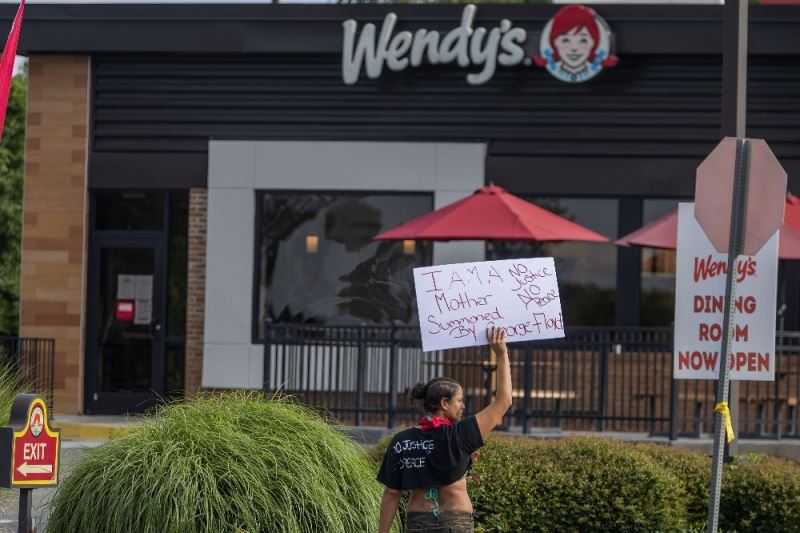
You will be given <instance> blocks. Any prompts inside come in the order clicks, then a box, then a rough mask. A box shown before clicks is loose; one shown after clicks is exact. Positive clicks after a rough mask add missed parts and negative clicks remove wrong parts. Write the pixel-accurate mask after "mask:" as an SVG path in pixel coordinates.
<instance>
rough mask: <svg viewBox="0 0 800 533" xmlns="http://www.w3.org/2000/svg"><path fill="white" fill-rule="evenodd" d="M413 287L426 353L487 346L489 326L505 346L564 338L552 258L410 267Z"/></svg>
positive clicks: (423, 346)
mask: <svg viewBox="0 0 800 533" xmlns="http://www.w3.org/2000/svg"><path fill="white" fill-rule="evenodd" d="M414 285H415V287H416V292H417V304H418V307H419V321H420V329H421V331H422V349H423V350H424V351H426V352H427V351H431V350H442V349H447V348H459V347H465V346H480V345H484V344H488V341H487V339H486V329H487V328H488V327H502V328H505V330H506V339H507V342H518V341H528V340H534V339H554V338H559V337H563V336H564V319H563V317H562V314H561V300H560V299H559V293H558V282H557V279H556V268H555V263H554V262H553V258H552V257H544V258H535V259H504V260H501V261H485V262H480V263H458V264H453V265H437V266H431V267H422V268H415V269H414Z"/></svg>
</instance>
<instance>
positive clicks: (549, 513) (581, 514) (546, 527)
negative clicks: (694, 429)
mask: <svg viewBox="0 0 800 533" xmlns="http://www.w3.org/2000/svg"><path fill="white" fill-rule="evenodd" d="M388 442H389V439H384V440H383V441H382V442H381V443H379V444H378V445H377V446H376V447H375V448H374V449H373V450H372V452H371V453H370V456H371V457H372V459H373V462H374V463H375V464H376V465H377V464H380V460H381V459H382V457H383V453H384V452H385V450H386V446H387V445H388ZM467 482H468V485H469V489H470V496H471V498H472V502H473V505H474V509H475V523H476V529H478V530H480V531H486V532H489V531H498V532H499V531H514V532H517V531H526V532H527V531H531V532H533V531H614V532H617V531H659V530H668V529H670V530H671V529H676V528H684V527H686V526H687V519H686V512H685V506H684V499H685V498H686V496H685V492H684V491H683V490H682V488H681V484H680V482H679V480H677V479H676V478H675V476H674V475H673V474H671V473H670V472H669V471H668V470H666V469H665V468H663V467H661V466H660V465H659V464H658V462H657V461H656V460H654V459H652V458H651V457H649V456H648V455H647V454H645V453H643V452H641V451H639V450H637V449H636V448H634V447H633V446H630V445H625V444H622V443H618V442H615V441H611V440H608V439H591V438H573V439H567V440H564V441H552V440H534V439H528V438H519V437H517V438H513V437H500V436H492V437H490V438H488V439H487V440H486V445H485V446H484V447H483V448H482V449H481V455H480V457H479V458H478V459H477V460H476V461H475V463H474V466H473V469H472V470H471V472H470V474H469V475H468V477H467Z"/></svg>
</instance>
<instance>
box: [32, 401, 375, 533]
mask: <svg viewBox="0 0 800 533" xmlns="http://www.w3.org/2000/svg"><path fill="white" fill-rule="evenodd" d="M374 475H375V473H374V469H373V467H372V465H371V464H370V463H369V461H368V459H367V458H366V455H365V453H364V452H363V451H362V450H361V449H360V448H358V447H357V446H356V445H354V444H352V443H351V442H350V441H349V440H348V439H347V438H346V437H345V436H344V435H342V434H341V433H340V432H338V431H337V430H336V429H335V428H333V427H331V425H330V424H329V423H328V422H326V421H325V420H323V419H322V418H320V417H319V416H318V415H317V414H315V413H314V412H312V411H310V410H309V409H307V408H305V407H302V406H300V405H298V404H296V403H294V402H292V401H291V400H288V399H275V400H270V401H263V400H261V399H260V398H259V397H257V396H253V395H248V394H245V393H236V394H230V395H224V396H213V397H206V398H203V399H200V400H195V401H193V402H190V403H185V404H174V405H170V406H167V407H165V408H163V409H161V410H160V411H159V412H158V413H157V414H156V415H155V416H154V417H152V418H151V419H149V420H147V421H146V422H145V423H144V424H142V425H141V426H139V427H136V428H133V429H131V430H130V432H128V433H126V434H125V435H123V436H121V437H118V438H116V439H114V440H112V441H110V442H108V443H107V444H105V445H103V446H101V447H99V448H96V449H95V450H93V451H91V452H89V453H88V454H87V455H86V456H85V457H84V458H83V459H82V460H81V461H80V462H79V463H78V464H77V465H76V466H75V468H74V470H73V472H72V474H71V475H70V476H69V477H67V478H66V479H65V480H64V481H62V483H61V485H60V487H59V488H58V490H57V491H56V494H55V496H54V499H53V511H52V514H51V516H50V520H49V523H48V531H50V532H70V533H73V532H82V531H86V532H93V533H94V532H98V533H99V532H115V533H116V532H119V531H137V532H141V533H147V532H153V533H155V532H158V533H163V532H177V531H181V532H191V531H197V532H201V531H203V532H206V531H208V532H212V531H213V532H224V531H231V532H234V531H235V532H245V531H248V532H256V531H270V532H275V533H279V532H287V533H289V532H291V533H294V532H306V531H309V532H310V531H315V532H316V531H326V532H356V531H370V530H374V529H375V528H376V526H377V523H378V513H379V509H380V498H381V494H382V488H381V486H380V485H379V484H378V483H377V481H375V478H374Z"/></svg>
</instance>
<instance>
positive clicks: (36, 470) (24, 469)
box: [17, 463, 53, 477]
mask: <svg viewBox="0 0 800 533" xmlns="http://www.w3.org/2000/svg"><path fill="white" fill-rule="evenodd" d="M17 471H18V472H19V473H20V474H22V475H23V476H25V477H28V474H52V473H53V465H29V464H28V463H22V464H21V465H19V466H18V467H17Z"/></svg>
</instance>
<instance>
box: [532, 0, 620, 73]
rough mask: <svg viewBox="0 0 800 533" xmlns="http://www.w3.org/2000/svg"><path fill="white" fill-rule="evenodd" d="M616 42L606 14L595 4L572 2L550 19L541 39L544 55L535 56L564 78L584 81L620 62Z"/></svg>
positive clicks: (548, 70)
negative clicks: (597, 10)
mask: <svg viewBox="0 0 800 533" xmlns="http://www.w3.org/2000/svg"><path fill="white" fill-rule="evenodd" d="M613 44H614V43H613V38H612V35H611V30H610V29H609V27H608V24H607V23H606V21H605V20H603V18H602V17H600V16H599V15H598V14H597V13H595V12H594V10H593V9H591V8H588V7H585V6H581V5H576V4H572V5H568V6H564V7H562V8H561V9H560V10H559V11H558V12H557V13H556V14H555V16H554V17H553V18H552V19H550V20H549V21H548V23H547V25H546V26H545V27H544V31H542V36H541V39H540V40H539V54H540V55H538V56H534V58H533V60H534V62H535V63H536V65H537V66H540V67H543V68H545V69H547V72H549V73H550V74H551V75H553V76H554V77H555V78H557V79H559V80H561V81H565V82H567V83H581V82H584V81H587V80H590V79H592V78H594V77H595V76H597V75H598V74H599V73H600V72H601V71H602V70H603V69H605V68H611V67H613V66H615V65H616V64H617V62H618V59H617V56H615V55H614V54H613V52H614V50H613Z"/></svg>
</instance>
